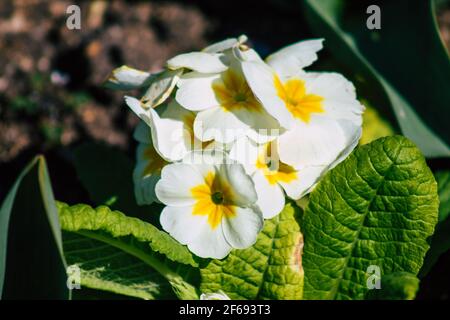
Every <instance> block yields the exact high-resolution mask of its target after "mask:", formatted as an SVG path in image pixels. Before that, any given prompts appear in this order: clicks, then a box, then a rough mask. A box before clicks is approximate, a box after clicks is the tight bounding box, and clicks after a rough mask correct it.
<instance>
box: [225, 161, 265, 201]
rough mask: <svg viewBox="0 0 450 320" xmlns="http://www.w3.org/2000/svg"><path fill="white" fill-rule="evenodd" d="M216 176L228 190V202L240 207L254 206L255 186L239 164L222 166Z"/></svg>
mask: <svg viewBox="0 0 450 320" xmlns="http://www.w3.org/2000/svg"><path fill="white" fill-rule="evenodd" d="M218 174H219V177H220V179H221V181H222V182H223V183H224V184H225V186H227V187H228V188H229V190H230V193H231V199H227V200H228V201H231V202H232V203H233V204H235V205H238V206H241V207H250V206H252V205H253V204H255V202H256V200H257V198H258V196H257V195H256V191H255V185H254V183H253V181H252V179H251V178H250V176H249V175H248V174H246V173H245V170H244V167H243V166H242V165H241V164H238V163H231V164H223V165H221V166H220V167H219V170H218Z"/></svg>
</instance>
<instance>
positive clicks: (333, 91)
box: [303, 72, 364, 126]
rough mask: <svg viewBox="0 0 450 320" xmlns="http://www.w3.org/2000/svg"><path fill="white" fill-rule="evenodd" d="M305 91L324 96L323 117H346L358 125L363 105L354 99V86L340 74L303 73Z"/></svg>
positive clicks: (360, 121)
mask: <svg viewBox="0 0 450 320" xmlns="http://www.w3.org/2000/svg"><path fill="white" fill-rule="evenodd" d="M303 79H304V80H305V87H306V91H307V92H308V93H311V94H316V95H319V96H321V97H323V98H324V100H323V108H324V110H325V112H324V113H322V114H320V115H321V116H325V117H332V118H334V119H347V120H351V121H353V122H354V123H355V124H356V125H358V126H360V125H361V123H362V113H363V112H364V106H363V105H362V104H361V103H360V102H359V101H358V100H357V99H356V92H355V87H354V86H353V84H352V83H351V82H350V81H348V80H347V79H345V77H343V76H342V75H341V74H338V73H331V72H321V73H310V72H308V73H306V74H304V75H303Z"/></svg>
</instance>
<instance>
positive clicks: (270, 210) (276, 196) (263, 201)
mask: <svg viewBox="0 0 450 320" xmlns="http://www.w3.org/2000/svg"><path fill="white" fill-rule="evenodd" d="M252 178H253V181H254V183H255V189H256V193H257V194H258V201H257V202H256V204H257V205H258V207H259V208H260V209H261V211H262V214H263V216H264V219H271V218H273V217H275V216H276V215H277V214H279V213H280V212H281V210H283V208H284V204H285V200H284V192H283V190H282V189H281V187H280V186H279V185H278V183H274V184H271V183H269V181H268V180H267V178H266V177H265V176H264V174H263V173H262V172H261V171H260V170H258V171H256V172H255V173H254V174H253V175H252Z"/></svg>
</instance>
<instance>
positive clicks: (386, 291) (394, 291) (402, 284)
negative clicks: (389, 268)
mask: <svg viewBox="0 0 450 320" xmlns="http://www.w3.org/2000/svg"><path fill="white" fill-rule="evenodd" d="M418 290H419V279H417V277H416V276H415V275H413V274H411V273H408V272H395V273H391V274H387V275H385V276H384V277H381V289H372V290H369V291H368V292H367V294H366V298H367V299H369V300H414V298H415V297H416V293H417V291H418Z"/></svg>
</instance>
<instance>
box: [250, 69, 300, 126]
mask: <svg viewBox="0 0 450 320" xmlns="http://www.w3.org/2000/svg"><path fill="white" fill-rule="evenodd" d="M242 71H243V73H244V75H245V78H246V79H247V83H248V85H249V86H250V88H251V89H252V91H253V93H254V94H255V96H256V98H258V100H259V101H260V102H261V104H262V106H263V107H264V108H265V109H266V111H267V112H268V113H269V114H270V115H272V116H273V117H274V118H275V119H276V120H278V122H279V123H280V125H281V126H282V127H284V128H286V129H289V128H290V127H291V126H292V124H293V122H294V121H295V120H294V118H293V117H292V115H291V114H290V112H289V111H288V109H287V108H286V106H285V104H284V102H283V100H281V99H280V98H279V97H278V95H277V91H276V88H275V85H274V79H275V77H276V74H275V73H274V71H273V70H271V69H270V67H269V66H267V65H265V64H263V63H259V62H252V61H244V62H242Z"/></svg>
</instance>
